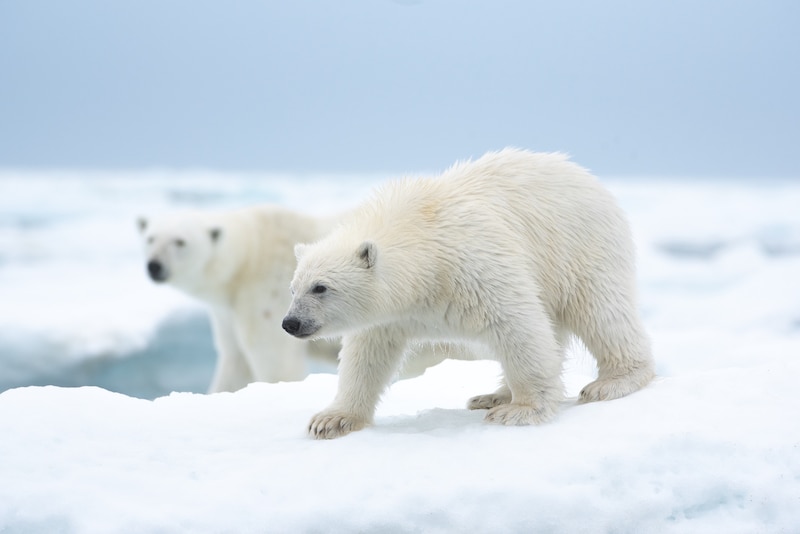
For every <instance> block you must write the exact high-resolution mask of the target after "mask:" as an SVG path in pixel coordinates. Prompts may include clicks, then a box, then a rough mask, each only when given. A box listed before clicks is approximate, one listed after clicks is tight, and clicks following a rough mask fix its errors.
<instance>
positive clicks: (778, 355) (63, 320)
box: [0, 171, 800, 533]
mask: <svg viewBox="0 0 800 534" xmlns="http://www.w3.org/2000/svg"><path fill="white" fill-rule="evenodd" d="M384 178H385V177H382V176H324V175H314V176H293V175H288V174H287V175H244V174H230V173H228V174H223V173H213V172H200V171H191V172H190V171H183V172H171V171H150V172H147V173H97V172H96V173H88V174H84V173H74V172H73V173H54V174H42V173H40V174H31V173H15V172H11V171H7V172H5V173H0V377H1V379H0V389H4V388H10V387H13V388H12V389H8V390H6V391H5V392H3V393H1V394H0V436H2V439H0V531H8V532H33V533H38V532H81V533H83V532H88V533H92V532H151V531H157V532H168V533H171V532H222V531H225V532H245V533H246V532H265V531H268V532H356V531H367V532H374V531H380V532H464V531H470V532H490V531H491V532H541V531H553V532H709V533H711V532H714V533H716V532H734V533H737V532H741V533H749V532H794V531H796V530H797V525H800V511H798V510H799V509H798V506H797V503H798V499H800V449H798V447H800V427H798V425H797V424H796V420H797V418H798V414H800V396H798V395H797V393H796V389H797V386H796V384H797V383H798V381H799V380H800V359H798V355H800V277H798V275H797V274H798V273H800V245H798V243H800V237H799V236H800V210H798V209H797V206H800V182H797V181H772V182H766V183H765V182H755V181H753V182H745V181H733V180H716V181H711V180H699V179H687V178H684V179H678V180H675V179H670V180H667V179H637V180H633V179H614V178H613V177H612V178H604V179H603V180H604V182H605V183H607V184H608V185H609V187H610V188H611V190H612V192H614V193H615V195H616V196H617V198H618V199H619V201H620V203H621V204H622V206H623V207H624V209H625V211H626V212H627V213H628V216H629V219H630V221H631V224H632V227H633V230H634V235H635V239H636V242H637V249H638V259H639V286H640V305H641V309H642V313H643V316H644V319H645V324H646V327H647V329H648V331H649V332H650V334H651V337H652V339H653V345H654V352H655V357H656V362H657V372H658V375H659V376H658V378H657V379H656V381H655V382H654V383H653V384H651V385H650V386H649V387H647V388H646V389H644V390H643V391H640V392H638V393H636V394H634V395H631V396H629V397H626V398H623V399H619V400H615V401H612V402H605V403H595V404H589V405H577V404H576V403H575V397H576V395H577V392H578V391H579V390H580V388H581V387H582V386H583V385H585V384H586V383H587V382H589V381H590V380H592V378H593V376H594V373H595V369H594V365H593V360H592V359H591V356H590V355H588V354H587V353H586V351H585V350H584V349H582V348H581V347H580V346H579V345H576V346H575V347H573V350H571V352H570V358H569V360H568V361H567V362H566V364H565V373H564V379H565V384H566V386H567V390H568V394H569V398H568V399H567V400H566V401H565V402H564V404H563V409H562V412H561V413H560V415H559V417H558V418H557V419H556V421H554V422H553V423H550V424H547V425H543V426H540V427H526V428H506V427H499V426H493V425H488V424H485V423H484V422H483V421H482V417H483V413H482V412H470V411H468V410H466V409H465V408H464V405H465V401H466V399H467V398H468V397H470V396H472V395H476V394H480V393H486V392H489V391H491V390H492V389H494V387H495V385H496V383H497V380H498V375H499V368H498V366H497V364H496V363H494V362H445V363H444V364H442V365H440V366H437V367H435V368H433V369H430V370H429V371H428V372H426V373H425V374H424V375H422V376H421V377H418V378H415V379H411V380H405V381H399V382H397V383H395V384H393V386H392V387H391V389H390V390H389V391H388V392H387V394H386V395H385V397H384V399H383V401H382V403H381V404H380V406H379V408H378V413H377V416H376V420H375V424H374V425H373V426H372V427H369V428H367V429H365V430H363V431H361V432H357V433H354V434H352V435H349V436H346V437H344V438H342V439H339V440H334V441H326V442H318V441H314V440H311V439H309V438H308V437H307V436H306V435H305V426H306V424H307V422H308V420H309V418H310V417H311V415H312V414H313V413H315V412H316V411H318V410H320V409H322V408H324V407H325V406H326V404H327V403H328V402H330V400H331V399H332V398H333V395H334V393H335V389H336V377H335V376H334V375H332V374H329V373H317V374H312V375H311V376H309V377H308V378H307V379H306V380H305V381H303V382H297V383H282V384H253V385H251V386H249V387H247V388H246V389H244V390H242V391H239V392H237V393H221V394H215V395H203V394H199V392H202V391H204V390H205V387H207V382H208V380H209V378H210V371H211V366H212V365H213V348H211V346H210V345H211V342H210V341H211V338H210V332H209V331H208V325H207V322H206V321H205V318H204V315H203V314H204V312H203V310H202V308H201V307H200V306H199V305H198V304H197V303H195V302H193V301H191V300H190V299H188V297H184V296H183V295H181V294H180V293H178V292H177V291H173V290H170V289H169V288H167V287H162V286H156V285H154V284H152V283H150V282H149V280H147V278H146V276H145V273H144V268H143V265H142V258H141V257H140V251H139V243H138V236H137V233H136V229H135V224H134V221H135V218H136V217H137V216H138V215H140V214H148V213H154V212H158V211H162V210H169V209H173V208H176V207H185V206H192V207H201V208H205V207H208V208H216V207H229V206H237V205H245V204H249V203H256V202H275V203H279V204H282V205H286V206H289V207H292V208H295V209H303V210H305V211H307V212H309V213H319V214H331V213H335V212H336V211H338V210H340V209H344V208H346V207H348V206H351V205H353V204H355V203H356V202H358V201H359V200H360V199H362V198H364V196H366V195H367V194H368V191H369V189H370V187H371V186H373V185H375V184H377V183H379V182H380V181H382V180H383V179H384ZM30 384H32V385H36V386H44V385H46V384H59V385H61V386H82V385H83V386H87V387H52V386H47V387H33V386H31V387H14V386H25V385H30ZM97 385H102V386H103V388H98V387H96V386H97ZM110 390H114V391H124V392H125V393H126V394H125V395H123V394H120V393H115V392H112V391H110ZM170 391H176V392H175V393H172V394H170V393H169V392H170ZM179 392H180V393H179ZM191 392H195V393H191ZM137 397H141V398H137ZM145 399H155V400H145Z"/></svg>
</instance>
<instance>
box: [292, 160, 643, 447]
mask: <svg viewBox="0 0 800 534" xmlns="http://www.w3.org/2000/svg"><path fill="white" fill-rule="evenodd" d="M295 251H296V254H297V257H298V266H297V269H296V271H295V273H294V277H293V280H292V282H291V289H292V293H293V298H292V302H291V305H290V306H289V310H288V313H287V315H286V317H285V318H284V320H283V324H282V326H283V328H284V329H285V330H286V331H287V332H288V333H290V334H292V335H293V336H295V337H297V338H300V339H316V338H326V337H331V336H339V335H344V338H343V347H342V351H341V353H340V358H339V360H340V363H339V387H338V392H337V394H336V397H335V399H334V400H333V402H332V404H331V405H330V406H328V408H327V409H325V410H323V411H322V412H320V413H318V414H316V415H315V416H314V417H313V418H312V419H311V422H310V424H309V427H308V429H309V433H310V434H311V435H312V436H313V437H315V438H336V437H339V436H343V435H345V434H347V433H349V432H352V431H355V430H359V429H361V428H363V427H365V426H366V425H368V424H370V423H371V422H372V418H373V415H374V412H375V408H376V405H377V403H378V400H379V398H380V395H381V393H382V392H383V391H384V390H385V388H386V387H387V385H388V383H389V381H390V379H391V377H392V375H393V374H394V373H395V371H396V369H397V368H398V366H399V365H400V361H401V355H402V353H403V351H404V350H405V349H406V347H407V346H408V344H409V343H410V342H414V341H417V340H431V339H432V340H442V341H445V342H447V341H456V342H467V343H472V344H478V345H479V346H483V347H484V349H485V350H488V351H490V352H491V353H492V354H493V356H494V357H495V358H496V359H497V360H498V361H499V362H500V364H501V367H502V369H503V377H504V378H503V383H502V385H501V387H500V388H499V389H498V390H497V391H495V392H494V393H489V394H486V395H479V396H477V397H473V398H472V399H470V400H469V401H468V407H469V408H470V409H488V413H487V415H486V419H487V420H488V421H490V422H496V423H502V424H506V425H528V424H538V423H543V422H546V421H549V420H551V419H553V417H555V415H556V413H557V411H558V408H559V404H560V401H561V400H562V398H563V384H562V381H561V376H560V375H561V370H562V361H563V358H564V355H563V353H564V349H565V345H566V342H567V340H568V337H569V336H570V335H575V336H577V337H578V338H580V339H581V340H582V341H583V343H584V344H585V345H586V347H587V348H588V349H589V350H590V352H591V353H592V354H593V356H594V357H595V359H596V360H597V366H598V370H599V375H598V377H597V380H595V381H594V382H592V383H590V384H588V385H587V386H586V387H584V389H583V390H582V391H581V394H580V400H581V401H582V402H589V401H597V400H609V399H615V398H617V397H622V396H623V395H627V394H629V393H632V392H634V391H637V390H639V389H640V388H642V387H644V386H645V385H646V384H648V383H649V382H650V381H651V379H652V378H653V375H654V371H653V360H652V356H651V352H650V344H649V340H648V338H647V335H646V334H645V332H644V329H643V327H642V323H641V321H640V319H639V316H638V313H637V304H636V287H635V265H634V246H633V242H632V238H631V234H630V229H629V226H628V223H627V222H626V219H625V217H624V215H623V213H622V211H621V210H620V208H619V207H618V206H617V204H616V202H615V201H614V199H613V197H612V196H611V195H610V193H609V192H607V191H606V190H605V189H604V188H603V187H602V186H601V185H600V184H599V183H598V181H597V180H596V179H595V178H594V177H593V176H592V175H591V174H589V173H588V172H587V171H586V170H584V169H583V168H581V167H579V166H578V165H576V164H574V163H571V162H570V161H568V159H567V157H565V156H563V155H560V154H540V153H530V152H526V151H521V150H516V149H505V150H503V151H500V152H492V153H488V154H486V155H485V156H483V157H481V158H480V159H478V160H477V161H474V162H468V163H461V164H456V165H454V166H453V167H452V168H450V169H449V170H447V171H446V172H445V173H444V174H443V175H442V176H440V177H438V178H433V179H417V180H401V181H397V182H394V183H390V184H388V185H386V186H385V187H383V188H382V189H380V190H378V191H377V192H376V194H375V195H374V197H373V198H372V199H371V200H369V201H368V202H366V203H365V204H363V205H362V206H361V207H360V208H358V209H357V210H356V211H355V212H354V213H353V214H352V215H351V216H350V217H348V218H346V219H345V220H344V221H343V222H342V223H341V224H340V225H339V226H338V228H337V229H335V230H334V231H333V232H332V233H331V234H329V235H328V236H327V237H325V238H324V239H322V240H320V241H318V242H316V243H314V244H311V245H298V246H297V247H296V249H295Z"/></svg>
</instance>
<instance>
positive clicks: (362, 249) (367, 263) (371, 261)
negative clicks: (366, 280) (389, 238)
mask: <svg viewBox="0 0 800 534" xmlns="http://www.w3.org/2000/svg"><path fill="white" fill-rule="evenodd" d="M356 257H357V258H358V259H359V260H361V261H362V262H363V263H364V267H366V268H367V269H369V268H371V267H372V266H373V265H375V260H376V258H377V257H378V247H376V246H375V243H373V242H372V241H364V242H363V243H361V245H359V247H358V251H357V252H356Z"/></svg>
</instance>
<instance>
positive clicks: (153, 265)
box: [147, 260, 167, 282]
mask: <svg viewBox="0 0 800 534" xmlns="http://www.w3.org/2000/svg"><path fill="white" fill-rule="evenodd" d="M147 274H149V275H150V278H152V279H153V281H154V282H163V281H164V280H166V279H167V270H166V269H165V268H164V265H163V264H162V263H161V262H160V261H158V260H150V261H148V262H147Z"/></svg>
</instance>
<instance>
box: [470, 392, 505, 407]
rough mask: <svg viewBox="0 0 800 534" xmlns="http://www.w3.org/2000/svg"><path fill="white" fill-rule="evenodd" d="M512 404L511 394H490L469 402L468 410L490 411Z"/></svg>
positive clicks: (473, 398)
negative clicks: (490, 409)
mask: <svg viewBox="0 0 800 534" xmlns="http://www.w3.org/2000/svg"><path fill="white" fill-rule="evenodd" d="M509 402H511V393H508V394H504V393H489V394H487V395H477V396H475V397H472V398H471V399H469V400H468V401H467V408H468V409H470V410H488V409H489V408H494V407H495V406H500V405H501V404H508V403H509Z"/></svg>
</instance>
